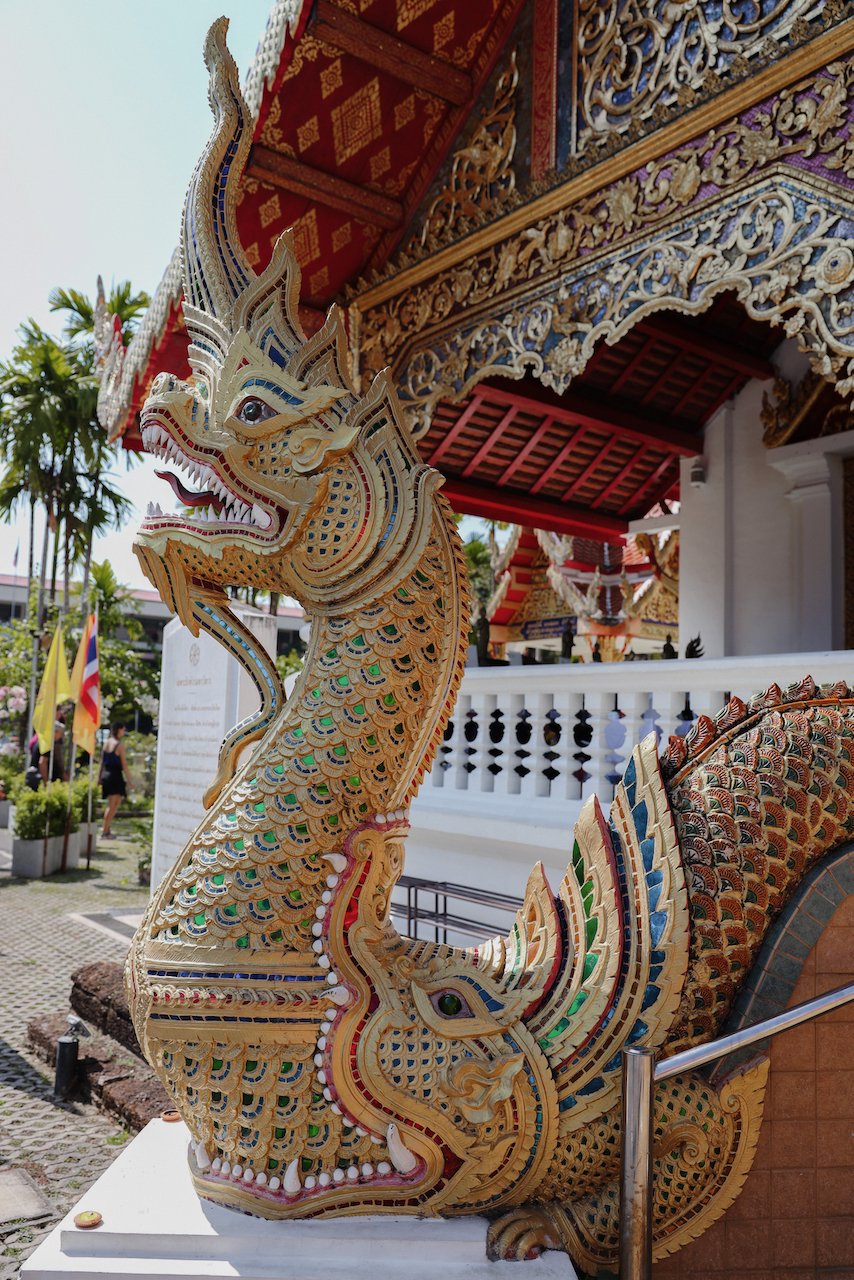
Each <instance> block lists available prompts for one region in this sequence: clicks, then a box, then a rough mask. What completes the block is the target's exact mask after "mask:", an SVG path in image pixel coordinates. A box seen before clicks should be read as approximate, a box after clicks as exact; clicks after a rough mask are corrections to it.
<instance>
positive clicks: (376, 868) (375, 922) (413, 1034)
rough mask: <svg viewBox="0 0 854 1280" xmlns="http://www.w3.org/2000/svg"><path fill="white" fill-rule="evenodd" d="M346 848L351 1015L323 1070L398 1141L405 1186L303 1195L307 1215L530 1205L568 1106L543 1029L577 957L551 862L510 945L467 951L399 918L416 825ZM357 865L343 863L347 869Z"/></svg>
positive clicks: (337, 927)
mask: <svg viewBox="0 0 854 1280" xmlns="http://www.w3.org/2000/svg"><path fill="white" fill-rule="evenodd" d="M388 822H389V826H388V827H387V828H386V829H385V830H380V829H363V830H362V831H360V832H358V833H356V835H354V837H352V838H351V839H350V840H349V841H348V842H347V845H346V849H347V859H346V867H342V872H343V874H342V876H341V889H340V891H338V892H336V894H335V895H334V896H333V901H332V903H331V905H330V908H329V911H328V914H327V916H326V918H325V920H324V933H323V935H322V937H323V945H324V947H326V948H327V949H328V953H329V955H330V957H331V958H332V961H333V963H334V965H335V973H336V976H337V979H338V981H339V983H341V984H344V985H342V986H341V988H340V989H339V990H340V994H341V1006H342V1007H341V1008H340V1010H339V1012H338V1013H337V1014H336V1015H335V1017H334V1018H333V1019H332V1020H331V1023H330V1026H329V1029H328V1030H327V1032H326V1035H325V1038H324V1040H323V1046H322V1051H321V1054H320V1055H319V1057H318V1058H317V1059H315V1061H318V1062H320V1064H321V1066H322V1070H323V1072H324V1080H325V1083H326V1096H327V1097H328V1098H329V1099H330V1105H332V1106H333V1107H334V1108H335V1109H337V1110H338V1112H339V1114H341V1115H343V1116H344V1117H345V1120H346V1121H347V1122H349V1123H352V1124H354V1125H361V1126H363V1128H364V1129H365V1130H367V1131H368V1132H369V1133H372V1134H375V1135H377V1140H380V1139H384V1141H385V1143H386V1145H387V1148H388V1153H389V1159H390V1161H391V1163H392V1164H393V1171H392V1173H391V1181H389V1178H388V1176H386V1177H380V1178H379V1179H378V1180H376V1181H375V1182H374V1183H373V1185H369V1186H368V1187H361V1188H355V1195H354V1193H353V1189H351V1188H349V1187H347V1186H343V1187H340V1188H336V1187H335V1186H332V1187H330V1188H328V1189H326V1190H324V1189H323V1188H315V1189H313V1190H312V1191H310V1192H302V1193H299V1192H298V1189H297V1186H296V1184H294V1187H293V1190H294V1192H295V1194H298V1195H299V1199H298V1201H297V1202H296V1204H295V1205H294V1209H295V1210H297V1211H299V1212H306V1211H316V1210H317V1209H323V1210H324V1211H333V1212H349V1211H352V1210H353V1208H354V1206H355V1205H356V1204H358V1203H359V1202H361V1201H363V1200H364V1199H365V1197H366V1195H368V1194H370V1196H371V1197H372V1204H373V1205H374V1206H375V1208H374V1211H377V1210H378V1209H380V1208H383V1207H386V1205H389V1206H391V1205H394V1206H395V1208H396V1211H398V1212H422V1213H436V1212H456V1213H460V1212H463V1213H464V1212H479V1211H481V1210H486V1209H490V1208H495V1207H497V1206H498V1205H502V1204H508V1203H516V1202H518V1197H520V1196H524V1195H525V1194H528V1195H530V1194H531V1193H532V1191H533V1189H534V1187H536V1185H537V1184H538V1182H539V1181H540V1180H541V1179H542V1177H543V1173H544V1170H545V1168H546V1167H547V1166H548V1162H549V1159H550V1157H551V1155H552V1152H553V1149H554V1142H555V1140H556V1132H555V1127H554V1123H553V1120H554V1116H555V1114H556V1109H557V1108H556V1101H555V1091H554V1082H553V1078H552V1073H551V1068H550V1066H549V1063H548V1060H547V1057H546V1054H545V1053H544V1052H543V1049H542V1047H541V1045H540V1044H539V1043H538V1040H537V1036H536V1034H535V1033H534V1032H533V1031H532V1030H531V1028H530V1026H529V1022H530V1019H531V1017H532V1015H533V1014H534V1013H535V1011H536V1010H537V1009H538V1008H539V1007H540V1006H541V1005H542V1004H543V1002H544V1001H545V999H546V998H547V996H548V993H549V992H550V990H551V988H552V986H553V984H554V982H555V980H556V977H557V974H558V971H559V969H560V966H561V962H562V959H563V956H562V941H561V928H560V924H559V921H558V919H557V915H556V907H555V900H554V897H553V895H552V893H551V890H550V888H549V885H548V883H547V881H546V878H545V874H544V872H543V869H542V866H541V865H538V866H537V867H536V868H535V869H534V871H533V873H532V875H531V878H530V880H529V883H528V889H527V893H526V898H525V903H524V906H523V907H522V908H521V909H520V911H519V913H518V915H517V919H516V923H515V926H514V929H513V930H512V932H511V934H510V936H509V937H508V938H506V939H505V938H494V939H492V940H490V941H489V942H487V943H484V944H482V945H481V946H480V947H475V948H468V949H460V948H455V947H451V946H445V945H439V944H434V943H430V942H413V941H410V940H409V939H407V938H403V937H401V936H400V935H399V934H398V933H397V931H396V930H395V929H394V927H393V926H392V925H391V923H390V921H389V917H388V901H389V896H390V887H391V886H392V885H393V883H394V880H395V878H396V874H397V869H398V868H399V866H400V865H401V864H402V858H403V837H404V835H405V828H403V829H398V828H397V827H396V824H395V822H394V820H393V819H392V818H389V820H388ZM343 861H344V860H343V859H342V863H343Z"/></svg>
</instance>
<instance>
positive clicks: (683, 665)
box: [418, 652, 854, 822]
mask: <svg viewBox="0 0 854 1280" xmlns="http://www.w3.org/2000/svg"><path fill="white" fill-rule="evenodd" d="M806 674H810V675H812V676H813V678H814V679H815V680H816V681H817V682H818V683H820V684H821V683H828V682H833V681H836V680H846V679H847V680H848V681H849V682H851V683H854V654H852V653H848V652H838V653H810V654H772V655H770V656H761V657H750V658H725V659H710V658H701V659H698V660H696V661H685V660H682V661H670V662H667V661H658V662H633V663H628V662H627V663H597V664H595V665H594V664H589V665H581V664H576V663H556V664H555V665H553V666H539V667H529V666H525V667H486V668H470V669H468V670H467V671H466V673H465V677H464V679H463V684H462V688H461V691H460V696H459V699H458V702H457V706H456V708H455V710H454V715H453V720H452V725H453V728H452V731H450V732H449V734H448V736H447V738H446V740H445V741H444V742H443V743H442V744H441V747H440V750H439V753H438V756H437V762H436V764H435V765H434V767H433V772H432V776H431V779H430V783H429V784H428V786H427V787H425V789H424V791H423V792H422V797H421V799H420V800H419V802H418V803H419V806H420V807H421V808H422V809H423V807H424V805H428V806H432V805H439V806H442V805H444V804H445V803H446V802H455V808H457V809H459V805H460V802H461V800H462V797H463V796H465V795H466V794H468V796H469V797H470V800H471V802H472V804H474V806H475V809H476V808H477V801H476V800H475V796H477V795H483V796H484V797H485V795H486V794H488V795H489V797H490V800H489V802H487V801H486V800H485V798H484V801H482V802H481V803H490V804H492V808H491V809H490V813H491V814H493V816H494V815H500V816H502V817H511V818H514V817H515V819H516V820H518V821H521V822H525V821H529V820H530V818H531V815H532V814H533V813H534V812H537V813H542V812H544V811H545V810H544V808H543V807H544V806H545V808H546V809H548V808H549V807H554V808H555V812H557V810H558V809H561V810H566V809H567V807H568V806H569V807H570V808H575V807H577V805H578V802H579V801H581V800H584V799H586V798H587V797H588V796H590V795H593V794H596V795H598V796H599V798H600V800H601V801H602V802H603V804H606V805H607V804H609V803H610V801H611V800H612V799H613V794H614V785H615V782H616V781H617V780H618V779H619V778H620V777H621V776H622V773H623V770H624V769H625V766H626V763H627V761H628V758H629V756H630V754H631V751H632V749H633V747H634V746H635V745H636V744H637V743H638V742H639V741H640V740H641V738H643V737H644V736H645V735H646V734H647V733H649V732H650V731H652V730H657V731H658V734H659V744H660V747H661V748H662V749H663V747H664V744H665V743H666V740H667V738H668V737H669V736H670V735H671V734H674V733H683V734H684V733H686V732H687V731H688V730H689V729H690V726H691V724H692V723H693V721H694V720H695V719H696V718H697V716H699V715H709V716H714V715H715V714H716V712H717V711H719V710H720V708H721V707H722V706H723V704H724V702H725V701H726V698H727V697H728V696H730V695H731V694H737V695H738V696H739V697H741V698H743V699H745V700H747V699H748V698H749V697H750V696H751V695H752V694H754V693H757V692H760V691H761V690H762V689H764V688H765V687H767V685H768V684H769V683H771V681H776V683H777V684H779V685H781V686H782V687H785V686H786V685H788V684H793V683H795V682H797V681H799V680H801V679H802V678H803V677H804V676H805V675H806ZM585 757H586V759H585ZM493 802H494V803H493Z"/></svg>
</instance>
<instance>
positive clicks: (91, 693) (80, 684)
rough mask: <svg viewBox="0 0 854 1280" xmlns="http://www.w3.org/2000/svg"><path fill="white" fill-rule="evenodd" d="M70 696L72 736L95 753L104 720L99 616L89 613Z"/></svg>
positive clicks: (82, 746)
mask: <svg viewBox="0 0 854 1280" xmlns="http://www.w3.org/2000/svg"><path fill="white" fill-rule="evenodd" d="M71 696H72V698H73V699H74V701H75V702H76V703H77V706H76V707H75V708H74V721H73V723H72V726H71V737H72V739H73V741H74V742H75V743H76V744H77V746H78V747H81V748H82V749H83V750H84V751H88V753H89V755H90V756H93V755H94V754H95V734H96V732H97V730H98V728H99V727H100V724H101V682H100V675H99V672H98V619H97V617H96V616H95V614H94V613H90V614H89V616H88V618H87V619H86V626H85V628H84V631H83V638H82V640H81V641H80V648H79V649H78V650H77V657H76V659H75V662H74V670H73V672H72V673H71Z"/></svg>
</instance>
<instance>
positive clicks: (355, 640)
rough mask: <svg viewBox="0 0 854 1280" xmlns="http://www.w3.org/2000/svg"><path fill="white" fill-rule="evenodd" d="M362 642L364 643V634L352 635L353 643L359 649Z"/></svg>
mask: <svg viewBox="0 0 854 1280" xmlns="http://www.w3.org/2000/svg"><path fill="white" fill-rule="evenodd" d="M364 643H365V637H364V636H354V637H353V644H355V645H357V646H358V647H359V648H360V649H361V647H362V645H363V644H364Z"/></svg>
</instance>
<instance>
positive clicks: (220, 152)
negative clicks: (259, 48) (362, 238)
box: [181, 18, 255, 325]
mask: <svg viewBox="0 0 854 1280" xmlns="http://www.w3.org/2000/svg"><path fill="white" fill-rule="evenodd" d="M227 31H228V19H227V18H218V19H217V20H216V22H214V24H213V25H212V26H211V28H210V30H209V31H208V34H207V37H206V39H205V65H206V66H207V68H208V71H209V72H210V86H209V89H208V101H209V102H210V104H211V111H212V112H213V114H214V117H215V124H214V129H213V133H212V134H211V136H210V138H209V139H208V142H207V145H206V146H205V149H204V151H203V152H202V155H201V158H200V159H199V163H198V164H197V165H196V169H195V172H194V173H193V176H192V178H191V179H190V186H189V189H188V191H187V198H186V200H185V202H184V218H183V224H182V229H181V256H182V264H183V270H184V294H185V297H186V299H187V302H188V303H189V304H190V306H191V307H193V308H195V309H196V310H198V311H202V312H204V313H205V314H206V315H208V316H211V317H214V318H215V319H217V320H219V321H221V322H222V323H223V324H225V325H229V323H230V320H231V314H232V309H233V306H234V303H235V300H236V299H237V298H238V297H239V296H240V294H241V293H242V292H243V291H244V289H245V288H246V287H247V285H248V284H249V283H250V282H251V281H253V280H254V278H255V273H254V272H253V271H252V268H251V267H250V266H249V263H248V262H247V260H246V255H245V253H244V252H243V246H242V245H241V243H240V238H239V236H238V234H237V222H236V219H235V214H234V211H235V204H236V196H237V185H238V182H239V180H240V175H241V174H242V172H243V170H244V168H245V166H246V160H247V157H248V155H249V148H250V145H251V143H252V119H251V116H250V113H249V109H248V107H247V106H246V103H245V101H244V99H243V95H242V93H241V92H240V86H239V83H238V75H237V67H236V65H235V62H234V59H233V58H232V56H231V54H230V53H229V51H228V47H227V45H226V39H225V38H226V33H227Z"/></svg>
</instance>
